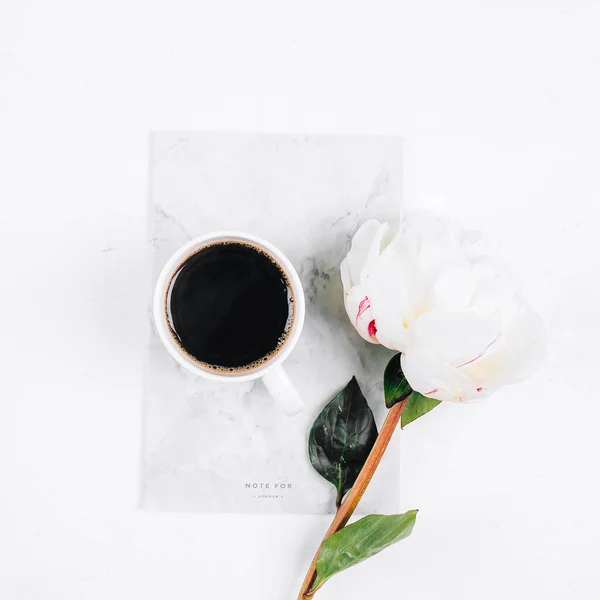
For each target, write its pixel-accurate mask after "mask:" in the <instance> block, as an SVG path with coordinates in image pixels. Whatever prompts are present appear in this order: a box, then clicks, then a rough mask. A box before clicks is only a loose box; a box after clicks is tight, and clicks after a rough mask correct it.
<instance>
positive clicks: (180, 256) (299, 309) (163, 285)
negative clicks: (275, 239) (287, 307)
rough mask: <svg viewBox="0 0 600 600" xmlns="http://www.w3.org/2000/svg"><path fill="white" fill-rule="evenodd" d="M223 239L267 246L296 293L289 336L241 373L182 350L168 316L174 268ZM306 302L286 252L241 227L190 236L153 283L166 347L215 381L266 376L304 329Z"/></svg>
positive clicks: (194, 370)
mask: <svg viewBox="0 0 600 600" xmlns="http://www.w3.org/2000/svg"><path fill="white" fill-rule="evenodd" d="M220 240H234V241H241V242H244V241H245V242H249V243H251V244H254V245H256V246H259V247H261V248H263V249H264V250H266V251H267V252H268V253H269V254H272V255H273V257H274V258H276V259H277V260H278V261H279V263H280V265H281V267H282V268H283V269H284V270H285V273H286V274H287V276H288V278H289V280H290V283H291V285H292V291H293V293H294V310H295V314H294V322H293V323H292V328H291V331H290V332H289V335H288V338H287V340H286V342H285V344H284V346H283V348H281V350H280V351H279V352H278V353H277V354H276V355H275V356H274V357H273V358H272V359H271V360H269V361H268V362H267V363H265V364H264V365H261V366H260V367H257V368H256V369H253V370H252V371H246V372H244V371H242V372H238V373H235V372H234V373H231V374H230V373H221V372H212V371H209V370H208V369H204V368H202V367H201V366H200V365H198V364H197V363H195V362H194V361H193V360H192V359H191V358H189V357H188V356H187V355H186V354H184V353H183V352H182V350H181V349H180V348H179V346H178V344H177V343H176V342H175V340H174V339H173V338H172V336H171V334H170V332H169V329H170V327H169V325H168V323H167V317H166V312H167V311H166V302H165V297H166V292H167V286H168V285H169V284H170V282H171V279H172V277H173V275H174V274H175V269H176V268H177V267H178V266H179V265H180V264H181V262H182V261H183V260H184V259H185V258H186V257H187V256H188V255H191V254H193V253H194V250H197V249H200V248H201V247H202V246H205V245H208V244H209V243H211V242H218V241H220ZM305 311H306V306H305V299H304V290H303V288H302V283H301V281H300V277H299V275H298V273H297V271H296V269H295V268H294V266H293V265H292V263H291V262H290V260H289V259H288V258H287V256H285V254H284V253H283V252H282V251H281V250H279V248H277V247H276V246H274V245H273V244H271V242H269V241H267V240H265V239H263V238H260V237H258V236H255V235H252V234H249V233H245V232H242V231H227V230H226V231H214V232H211V233H207V234H204V235H201V236H198V237H195V238H193V239H191V240H190V241H189V242H186V243H185V244H183V245H182V246H180V247H179V248H178V249H177V250H176V251H175V252H174V253H173V254H171V256H170V257H169V259H168V260H167V262H166V263H165V265H164V266H163V268H162V269H161V271H160V274H159V276H158V278H157V280H156V284H155V286H154V297H153V311H152V312H153V318H154V324H155V326H156V331H157V333H158V336H159V338H160V340H161V342H162V343H163V346H165V348H166V349H167V351H168V352H169V354H170V355H171V356H172V357H173V358H174V359H175V360H176V361H177V362H178V363H179V364H180V365H181V366H182V367H184V368H186V369H187V370H188V371H190V372H192V373H194V374H195V375H198V376H199V377H203V378H204V379H212V380H215V381H229V382H232V383H233V382H241V381H251V380H253V379H258V378H259V377H263V376H264V375H266V374H267V373H268V372H269V371H271V370H272V369H273V368H275V367H276V366H277V365H280V364H281V363H282V362H283V361H284V360H285V359H286V358H287V357H288V356H289V355H290V353H291V352H292V350H293V349H294V347H295V345H296V343H297V342H298V339H299V337H300V333H301V331H302V327H303V325H304V316H305Z"/></svg>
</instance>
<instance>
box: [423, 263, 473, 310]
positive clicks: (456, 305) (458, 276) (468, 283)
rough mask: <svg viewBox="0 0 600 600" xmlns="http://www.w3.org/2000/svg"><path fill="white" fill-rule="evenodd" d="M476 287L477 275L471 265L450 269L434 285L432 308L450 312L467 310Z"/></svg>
mask: <svg viewBox="0 0 600 600" xmlns="http://www.w3.org/2000/svg"><path fill="white" fill-rule="evenodd" d="M476 285H477V280H476V277H475V273H474V272H473V268H472V267H471V266H470V265H469V266H453V267H450V268H449V269H447V270H446V271H444V272H443V273H441V274H440V276H439V277H438V278H437V279H436V281H435V282H434V284H433V290H432V292H433V299H432V306H435V307H437V308H441V309H445V310H450V311H459V310H467V309H468V308H469V304H470V302H471V299H472V298H473V295H474V293H475V290H476Z"/></svg>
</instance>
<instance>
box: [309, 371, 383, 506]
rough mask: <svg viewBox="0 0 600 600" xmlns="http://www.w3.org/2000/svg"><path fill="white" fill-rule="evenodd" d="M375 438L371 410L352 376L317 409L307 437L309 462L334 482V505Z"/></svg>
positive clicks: (338, 501)
mask: <svg viewBox="0 0 600 600" xmlns="http://www.w3.org/2000/svg"><path fill="white" fill-rule="evenodd" d="M376 439H377V425H376V424H375V419H374V418H373V413H372V412H371V409H370V408H369V405H368V404H367V401H366V400H365V397H364V396H363V393H362V392H361V391H360V388H359V387H358V382H357V381H356V377H353V378H352V379H351V380H350V382H349V383H348V385H347V386H346V387H345V388H344V389H343V390H342V391H341V392H340V393H339V394H338V395H337V396H335V398H334V399H333V400H331V402H329V404H327V405H326V406H325V408H324V409H323V410H322V411H321V413H320V414H319V416H318V417H317V418H316V419H315V422H314V423H313V426H312V428H311V430H310V435H309V437H308V455H309V457H310V462H311V464H312V466H313V467H314V468H315V469H316V471H317V472H318V473H319V474H320V475H321V476H323V477H324V478H325V479H327V481H329V482H331V483H332V484H333V485H334V486H335V488H336V490H337V498H336V505H337V506H339V505H340V503H341V501H342V498H343V497H344V494H345V493H346V492H347V491H348V490H349V489H350V488H351V487H352V485H353V484H354V482H355V481H356V478H357V477H358V474H359V473H360V470H361V469H362V466H363V465H364V463H365V461H366V460H367V456H369V452H371V448H372V447H373V444H374V443H375V440H376Z"/></svg>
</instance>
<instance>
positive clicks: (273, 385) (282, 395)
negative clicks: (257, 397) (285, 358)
mask: <svg viewBox="0 0 600 600" xmlns="http://www.w3.org/2000/svg"><path fill="white" fill-rule="evenodd" d="M262 380H263V383H264V384H265V386H266V388H267V390H269V393H270V394H271V396H273V398H275V399H276V400H277V401H278V402H279V404H280V405H281V407H282V408H283V412H284V413H285V414H286V415H290V416H291V415H295V414H297V413H299V412H300V411H301V410H302V409H303V408H304V402H302V398H301V397H300V393H299V392H298V390H297V388H296V386H295V385H294V384H293V383H292V380H291V379H290V378H289V377H288V374H287V373H286V372H285V369H284V368H283V367H282V366H281V365H275V366H274V367H273V368H272V369H270V370H269V371H268V372H267V373H265V375H263V376H262Z"/></svg>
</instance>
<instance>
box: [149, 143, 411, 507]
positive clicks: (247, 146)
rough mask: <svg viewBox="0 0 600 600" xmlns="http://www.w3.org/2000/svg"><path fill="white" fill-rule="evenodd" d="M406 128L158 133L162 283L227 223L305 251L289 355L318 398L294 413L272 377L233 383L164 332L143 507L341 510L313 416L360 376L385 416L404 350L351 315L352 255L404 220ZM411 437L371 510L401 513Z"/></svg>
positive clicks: (153, 157)
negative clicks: (180, 251) (402, 474)
mask: <svg viewBox="0 0 600 600" xmlns="http://www.w3.org/2000/svg"><path fill="white" fill-rule="evenodd" d="M401 198H402V144H401V140H400V139H398V138H389V137H371V136H312V135H310V136H307V135H262V134H232V133H224V134H221V133H156V134H154V135H153V136H152V138H151V144H150V233H149V240H148V245H149V251H150V260H151V265H152V279H153V281H154V280H156V277H157V275H158V273H159V271H160V269H161V267H162V266H163V265H164V263H165V262H166V260H167V258H168V257H169V255H170V254H171V253H172V252H173V251H175V250H176V249H177V248H178V247H179V246H180V245H182V244H183V243H184V242H186V241H188V240H189V239H191V238H193V237H195V236H198V235H201V234H204V233H207V232H210V231H215V230H224V229H231V230H241V231H246V232H249V233H253V234H255V235H258V236H260V237H263V238H266V239H268V240H270V241H271V242H272V243H274V244H275V245H276V246H278V247H279V248H280V249H281V250H282V251H283V252H284V253H285V254H286V255H287V256H288V257H289V258H290V260H291V261H292V263H293V264H294V266H295V267H296V270H297V271H298V273H299V275H300V278H301V280H302V283H303V286H304V290H305V295H306V306H307V312H306V322H305V327H304V330H303V333H302V336H301V338H300V341H299V343H298V344H297V346H296V348H295V349H294V351H293V353H292V354H291V356H290V357H289V358H288V360H287V361H286V367H287V371H288V373H289V375H290V377H291V378H292V379H293V380H294V382H295V383H296V384H297V386H298V388H299V390H300V392H301V394H302V397H303V399H304V401H305V403H306V407H305V409H304V411H303V412H302V413H300V414H298V415H296V416H292V417H289V416H286V415H285V414H284V413H283V412H282V411H281V409H280V408H279V407H278V406H277V405H276V403H275V401H273V400H272V399H271V397H270V396H269V395H268V393H267V391H266V390H265V388H264V386H263V384H262V383H261V382H260V381H252V382H248V383H239V384H221V383H215V382H212V381H206V380H203V379H200V378H198V377H195V376H194V375H192V374H190V373H188V372H187V371H185V370H184V369H182V368H181V367H179V366H178V365H177V364H176V363H175V361H173V360H172V359H171V357H170V356H169V355H168V354H167V352H166V350H164V348H163V347H162V346H161V343H160V341H159V340H158V338H157V337H156V335H155V333H154V332H152V335H151V336H150V341H149V348H148V357H147V368H146V372H145V385H144V448H143V491H142V506H143V507H144V508H146V509H152V510H173V511H197V512H257V513H328V512H332V510H333V498H334V490H333V486H331V485H330V484H329V483H327V482H326V481H324V480H323V479H321V477H320V476H319V475H318V474H317V473H316V472H315V471H314V470H313V469H312V467H311V466H310V464H309V461H308V456H307V435H308V431H309V428H310V425H311V423H312V422H313V420H314V418H315V417H316V415H317V414H318V412H319V411H320V410H321V408H322V407H323V406H324V405H325V403H326V402H328V401H329V400H330V399H331V398H332V397H333V395H335V393H337V392H338V391H339V390H340V389H341V388H343V387H344V385H345V384H346V383H347V382H348V381H349V380H350V378H351V377H352V375H356V377H357V379H358V381H359V384H360V386H361V388H362V390H363V392H364V393H365V396H366V397H367V400H368V401H369V404H370V406H371V408H372V409H373V412H374V413H375V418H376V420H377V423H378V426H381V423H382V421H383V419H384V417H385V412H386V409H385V406H384V402H383V386H382V374H383V369H384V366H385V364H386V362H387V360H388V359H389V357H390V356H391V352H390V351H388V350H386V349H385V348H382V347H381V346H375V345H372V344H369V343H367V342H365V341H363V340H362V338H360V337H359V336H358V334H357V333H356V332H355V331H354V329H353V327H352V325H351V324H350V322H349V320H348V317H347V316H346V313H345V311H344V306H343V293H342V286H341V281H340V276H339V264H340V262H341V260H342V258H343V256H344V254H345V252H346V251H347V250H348V248H349V244H350V239H351V237H352V235H353V234H354V232H355V231H356V229H357V227H358V226H359V225H360V224H361V223H362V222H363V221H365V220H366V219H368V218H371V217H376V218H379V219H383V220H386V219H390V218H397V216H398V212H399V209H400V204H401ZM399 461H400V456H399V448H398V438H396V439H395V440H394V441H393V442H392V447H391V448H390V449H389V450H388V451H387V453H386V455H385V457H384V459H383V461H382V464H381V466H380V468H379V470H378V471H377V473H376V474H375V477H374V479H373V482H372V484H371V485H370V487H369V488H368V490H367V493H366V494H365V497H364V499H363V501H362V502H361V505H360V512H362V513H365V512H380V513H387V512H397V510H398V497H399Z"/></svg>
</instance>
